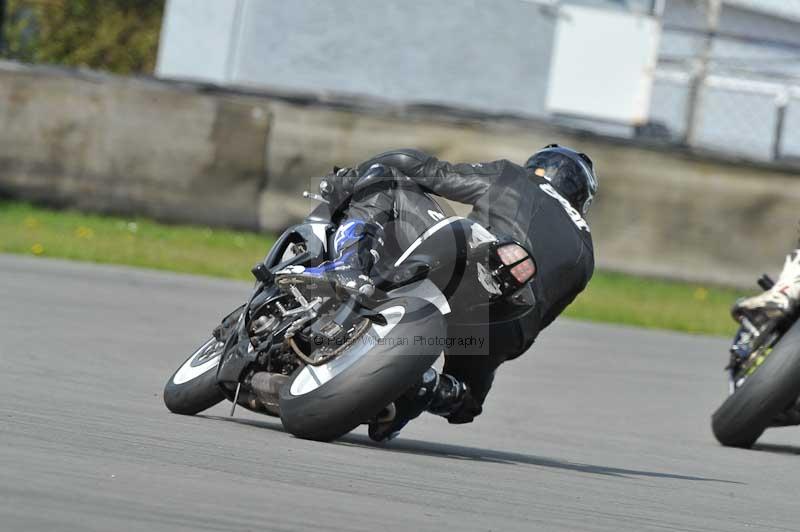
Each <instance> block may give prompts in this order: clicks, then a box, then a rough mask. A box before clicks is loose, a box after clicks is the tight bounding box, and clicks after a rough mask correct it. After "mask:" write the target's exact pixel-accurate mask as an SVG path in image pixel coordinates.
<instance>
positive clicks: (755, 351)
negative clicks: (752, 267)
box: [711, 275, 800, 448]
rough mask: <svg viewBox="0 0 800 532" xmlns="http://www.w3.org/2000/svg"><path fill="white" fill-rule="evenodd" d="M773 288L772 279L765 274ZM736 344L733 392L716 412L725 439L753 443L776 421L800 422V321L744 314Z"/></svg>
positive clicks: (763, 283) (763, 281)
mask: <svg viewBox="0 0 800 532" xmlns="http://www.w3.org/2000/svg"><path fill="white" fill-rule="evenodd" d="M758 284H759V286H760V287H761V288H762V289H764V290H768V289H770V288H771V287H772V286H773V284H774V283H773V281H772V279H770V278H769V276H768V275H763V276H762V277H761V278H760V279H759V280H758ZM740 322H741V327H740V329H739V331H738V332H737V333H736V336H735V338H734V341H733V345H732V346H731V349H730V362H729V364H728V366H727V367H726V370H727V371H728V392H729V394H728V398H727V399H726V400H725V402H724V403H722V405H721V406H720V407H719V408H718V409H717V411H716V412H714V414H713V415H712V418H711V428H712V430H713V432H714V436H715V437H716V438H717V440H719V442H720V443H721V444H722V445H727V446H731V447H745V448H749V447H751V446H752V445H753V444H754V443H755V442H756V440H757V439H758V438H759V437H760V436H761V434H763V432H764V431H765V430H766V429H768V428H770V427H783V426H790V425H800V321H798V316H797V315H796V314H795V315H792V316H789V317H786V318H783V319H776V320H765V321H764V322H763V323H753V322H752V321H751V320H750V319H748V318H747V317H742V318H741V320H740Z"/></svg>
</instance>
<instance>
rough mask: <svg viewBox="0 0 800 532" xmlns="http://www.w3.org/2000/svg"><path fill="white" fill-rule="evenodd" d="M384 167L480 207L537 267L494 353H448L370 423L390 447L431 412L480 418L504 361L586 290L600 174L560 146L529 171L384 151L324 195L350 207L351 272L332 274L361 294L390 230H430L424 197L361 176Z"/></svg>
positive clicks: (494, 337) (475, 214)
mask: <svg viewBox="0 0 800 532" xmlns="http://www.w3.org/2000/svg"><path fill="white" fill-rule="evenodd" d="M375 165H383V166H384V167H387V168H389V169H390V170H391V172H393V173H394V176H395V177H396V178H397V179H400V180H403V179H409V180H411V181H412V182H413V183H414V184H415V185H416V186H419V187H421V188H422V190H424V191H426V192H429V193H431V194H433V195H436V196H441V197H443V198H446V199H449V200H452V201H457V202H460V203H465V204H468V205H472V212H471V213H470V214H469V218H471V219H473V220H475V221H477V222H478V223H480V224H481V225H483V226H484V227H485V228H487V229H488V230H489V231H491V232H492V233H493V234H494V235H496V236H498V237H507V238H511V239H513V240H516V241H518V242H519V243H521V244H522V245H523V246H524V247H525V248H526V249H527V250H528V251H529V252H530V253H531V256H532V257H533V259H534V261H535V264H536V275H535V276H534V278H533V279H532V280H531V281H530V285H531V288H532V292H533V300H532V301H531V303H532V304H531V305H530V309H529V311H528V312H527V313H526V314H524V315H523V316H522V317H521V318H516V319H513V320H510V321H506V320H503V317H502V316H492V323H490V324H488V331H489V335H490V337H491V349H490V350H489V353H483V354H474V353H470V352H466V351H465V352H458V349H457V348H454V349H451V350H449V351H448V352H447V355H446V357H445V366H444V369H443V372H442V374H441V375H440V374H438V373H437V372H436V371H435V370H433V369H431V370H429V371H428V372H426V374H425V375H424V376H423V379H422V382H421V383H420V384H419V385H418V386H415V387H414V388H413V389H412V390H410V391H409V392H408V393H407V394H405V395H404V396H403V397H402V398H400V399H399V400H398V401H396V402H395V405H396V413H395V415H394V418H393V419H389V420H382V421H380V422H377V421H376V422H373V423H372V424H371V425H370V436H371V437H372V438H373V439H375V440H378V441H386V440H388V439H391V438H392V437H394V436H396V435H397V433H398V432H399V430H400V429H401V428H402V427H403V426H404V425H405V424H406V423H407V422H408V421H409V420H411V419H413V418H414V417H417V416H418V415H419V414H420V413H422V412H423V411H425V410H427V411H429V412H433V413H435V414H438V415H442V416H444V417H446V418H447V419H448V420H449V421H450V422H451V423H469V422H471V421H472V420H473V419H474V417H475V416H477V415H479V414H480V413H481V411H482V405H483V402H484V400H485V398H486V395H487V394H488V392H489V389H490V387H491V385H492V381H493V379H494V373H495V370H496V369H497V368H498V367H499V366H500V364H502V363H503V362H505V361H508V360H511V359H513V358H516V357H518V356H519V355H521V354H522V353H524V352H525V351H526V350H527V349H528V348H529V347H530V346H531V344H532V343H533V341H534V339H535V338H536V336H537V335H538V334H539V332H540V331H541V330H542V329H544V328H545V327H547V326H548V325H549V324H550V323H551V322H552V321H553V320H554V319H555V318H556V317H557V316H558V315H559V314H560V313H561V312H562V311H563V310H564V309H565V308H566V307H567V305H569V304H570V303H571V302H572V301H573V300H574V299H575V297H576V296H577V295H578V294H579V293H580V292H581V291H582V290H583V289H584V288H585V287H586V285H587V283H588V282H589V279H590V278H591V276H592V272H593V270H594V251H593V246H592V237H591V233H590V229H589V226H588V224H587V222H586V221H585V220H584V218H583V215H585V214H586V212H587V211H588V208H589V205H590V204H591V202H592V198H593V197H594V194H595V192H596V190H597V178H596V176H595V172H594V168H593V165H592V162H591V160H590V159H589V158H588V157H587V156H586V155H584V154H582V153H578V152H576V151H574V150H571V149H569V148H564V147H560V146H558V145H550V146H547V147H545V148H544V149H542V150H540V151H538V152H536V153H535V154H534V155H532V156H531V157H530V158H529V159H528V161H527V163H526V165H525V166H524V167H523V166H519V165H517V164H514V163H513V162H511V161H508V160H505V159H504V160H499V161H494V162H487V163H478V164H466V163H461V164H451V163H448V162H446V161H440V160H438V159H436V158H435V157H432V156H430V155H427V154H425V153H423V152H421V151H418V150H413V149H400V150H393V151H388V152H385V153H382V154H380V155H377V156H375V157H373V158H372V159H369V160H368V161H365V162H364V163H362V164H360V165H359V166H358V168H356V169H343V170H339V171H337V172H336V173H335V174H332V175H330V176H327V177H326V178H325V180H323V183H322V185H321V187H320V189H321V191H322V193H323V195H324V196H325V197H326V198H328V199H329V200H330V201H331V205H332V206H333V207H334V208H336V207H337V206H339V205H346V209H347V210H346V218H345V219H344V220H343V221H342V223H341V225H340V233H337V236H336V239H335V240H336V241H337V250H336V251H337V252H339V253H340V255H341V256H342V257H344V258H342V259H339V260H341V262H342V264H343V267H341V268H338V267H335V268H333V270H335V271H336V272H337V273H326V274H325V275H327V276H332V277H331V280H335V281H336V282H338V283H347V282H349V285H350V286H356V288H355V289H354V291H360V293H362V294H364V293H369V292H370V291H371V287H370V286H369V281H368V277H367V276H365V275H363V274H366V273H369V270H370V267H371V264H372V262H373V260H374V256H375V255H377V254H378V253H379V251H376V250H380V249H381V246H382V245H383V238H382V234H383V233H382V228H383V226H384V225H385V224H386V223H387V222H390V221H391V220H392V218H397V217H398V216H400V217H402V216H404V215H406V216H407V215H408V214H409V213H412V214H413V216H407V219H408V220H409V223H408V224H406V226H407V227H411V229H410V232H411V234H409V235H408V236H407V237H406V240H413V238H415V237H416V236H417V235H418V234H419V233H420V232H421V231H422V230H424V229H425V228H424V227H420V226H419V223H420V222H419V220H423V219H426V216H425V214H424V213H425V212H426V209H427V207H428V206H427V205H424V204H423V203H424V200H423V201H420V200H419V198H420V197H422V198H424V196H420V195H417V196H408V195H406V194H404V193H403V192H402V190H403V187H399V188H397V189H394V190H387V189H386V187H375V186H373V184H372V183H371V182H370V179H363V178H361V177H360V176H364V175H365V174H369V173H370V169H371V168H376V166H375ZM372 173H375V172H372ZM405 176H407V177H405ZM427 220H428V223H430V220H429V219H427ZM408 243H410V242H404V244H408ZM348 250H349V251H348ZM353 250H355V252H353ZM334 266H335V265H334ZM343 276H344V277H343ZM278 277H280V276H278ZM288 277H290V278H289V279H287V281H290V282H292V283H301V284H302V283H303V282H304V279H303V276H302V274H301V275H299V276H298V275H292V276H288ZM334 277H335V279H334ZM462 333H463V334H464V335H470V334H472V331H470V330H467V329H466V328H465V330H463V331H459V330H458V327H457V326H455V327H451V328H450V329H449V330H448V334H449V335H450V336H452V337H457V336H459V335H460V334H462ZM456 355H458V356H456Z"/></svg>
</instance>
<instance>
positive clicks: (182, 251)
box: [0, 201, 275, 279]
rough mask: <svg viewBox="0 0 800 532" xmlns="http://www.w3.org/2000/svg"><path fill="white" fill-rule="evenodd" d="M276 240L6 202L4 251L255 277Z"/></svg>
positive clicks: (0, 228)
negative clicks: (257, 266) (254, 269)
mask: <svg viewBox="0 0 800 532" xmlns="http://www.w3.org/2000/svg"><path fill="white" fill-rule="evenodd" d="M274 241H275V239H274V237H272V236H266V235H260V234H257V233H247V232H238V231H226V230H220V229H211V228H208V227H189V226H175V225H165V224H160V223H156V222H153V221H150V220H145V219H141V218H118V217H111V216H98V215H91V214H83V213H79V212H75V211H54V210H49V209H42V208H39V207H33V206H31V205H28V204H24V203H17V202H3V201H0V252H2V253H22V254H26V255H36V256H40V257H58V258H64V259H73V260H80V261H89V262H100V263H110V264H129V265H131V266H141V267H144V268H154V269H158V270H170V271H176V272H186V273H195V274H201V275H210V276H215V277H227V278H231V279H252V275H251V274H250V268H252V267H253V265H254V264H256V263H257V262H258V261H259V260H261V259H263V258H264V256H265V255H266V253H267V251H268V250H269V248H270V246H271V245H272V243H273V242H274Z"/></svg>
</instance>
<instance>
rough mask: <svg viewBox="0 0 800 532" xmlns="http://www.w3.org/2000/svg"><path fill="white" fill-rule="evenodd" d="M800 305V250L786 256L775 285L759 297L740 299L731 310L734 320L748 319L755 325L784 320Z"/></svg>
mask: <svg viewBox="0 0 800 532" xmlns="http://www.w3.org/2000/svg"><path fill="white" fill-rule="evenodd" d="M798 303H800V250H795V251H793V252H791V253H789V255H787V256H786V262H785V263H784V265H783V270H782V271H781V274H780V276H779V277H778V280H777V282H776V283H775V285H774V286H773V287H772V288H770V289H769V290H767V291H766V292H764V293H762V294H759V295H757V296H753V297H748V298H743V299H739V300H738V301H736V303H734V305H733V308H732V309H731V314H732V315H733V318H734V319H735V320H737V321H740V320H741V318H742V317H746V318H748V319H749V320H750V321H751V322H752V323H753V324H755V325H760V324H762V323H764V322H766V321H770V320H774V319H782V318H785V317H786V316H787V315H789V314H791V313H792V312H793V311H794V310H795V309H796V308H797V306H798Z"/></svg>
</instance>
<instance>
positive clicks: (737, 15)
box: [645, 0, 800, 161]
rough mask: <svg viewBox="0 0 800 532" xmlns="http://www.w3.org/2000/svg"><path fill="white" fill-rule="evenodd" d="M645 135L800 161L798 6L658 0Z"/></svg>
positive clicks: (757, 0) (765, 0) (769, 0)
mask: <svg viewBox="0 0 800 532" xmlns="http://www.w3.org/2000/svg"><path fill="white" fill-rule="evenodd" d="M654 9H655V10H656V15H657V16H660V17H661V20H662V40H661V45H660V51H659V60H658V69H657V72H656V77H655V86H654V91H653V97H652V101H651V112H650V124H649V125H648V126H649V127H647V128H646V130H645V134H649V135H661V136H667V137H668V138H670V139H671V140H673V141H676V142H680V143H684V144H686V145H689V146H693V147H698V148H704V149H710V150H715V151H720V152H724V153H728V154H731V155H737V156H742V157H745V158H749V159H756V160H771V161H784V160H791V159H796V160H800V127H798V126H800V0H662V1H661V2H659V3H657V4H656V5H655V6H654Z"/></svg>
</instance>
